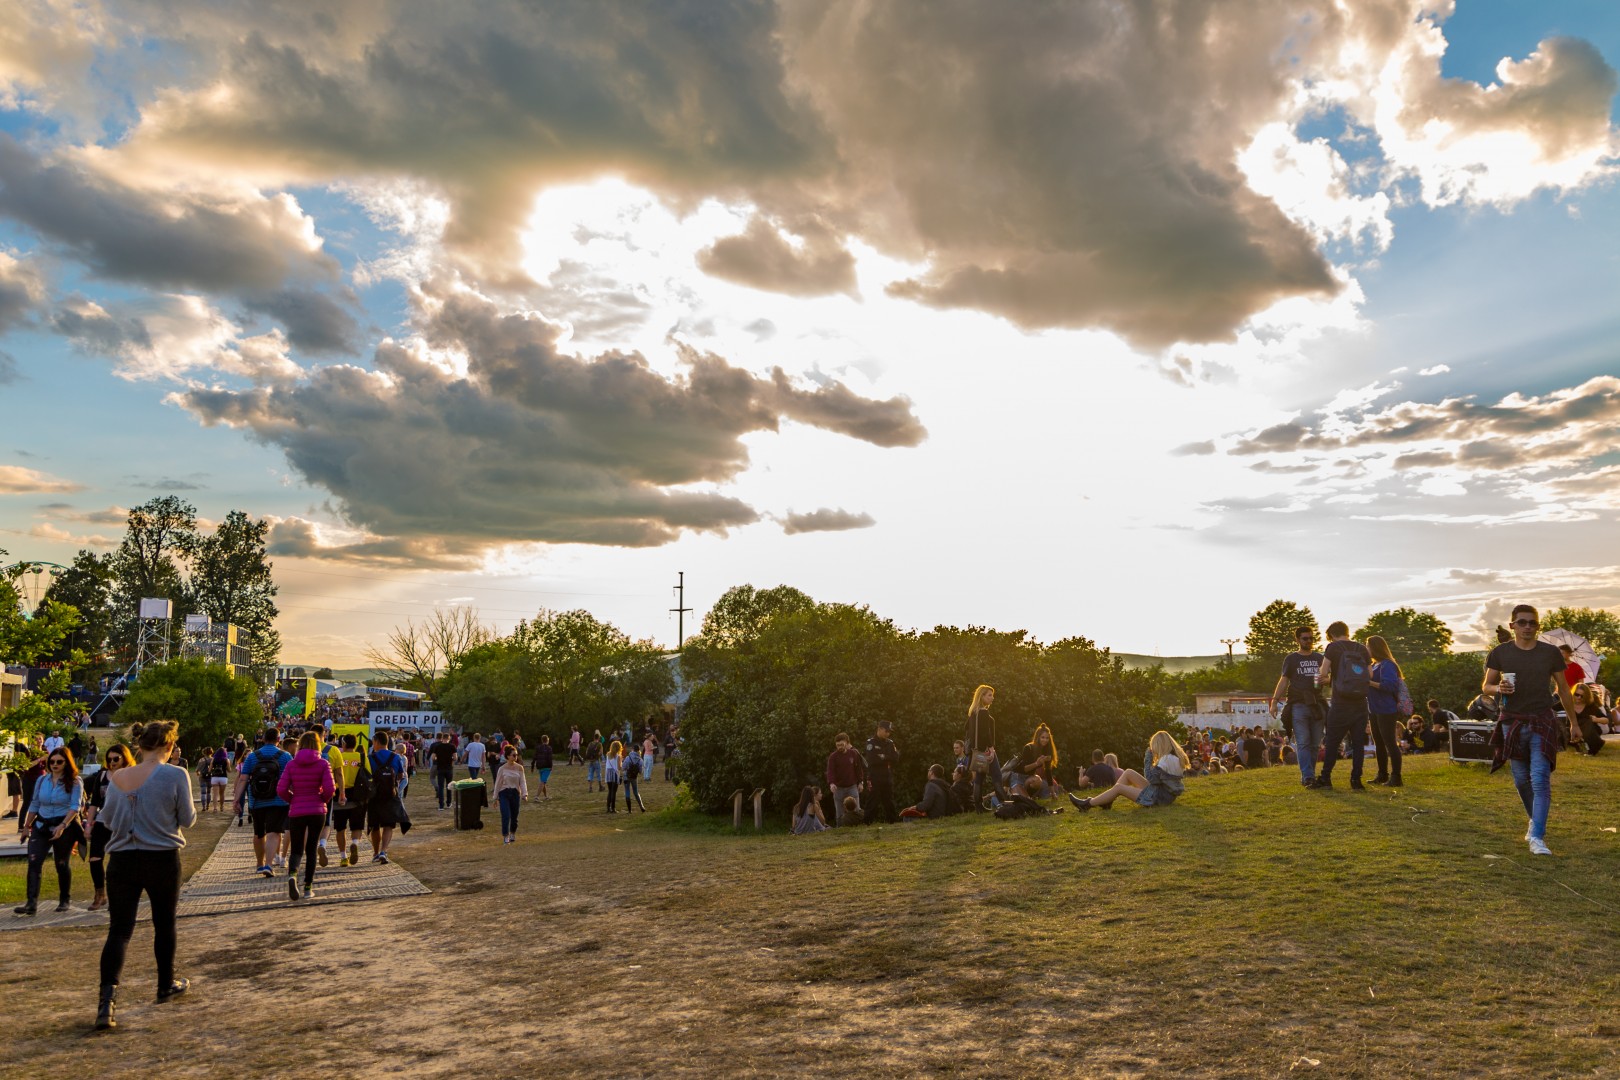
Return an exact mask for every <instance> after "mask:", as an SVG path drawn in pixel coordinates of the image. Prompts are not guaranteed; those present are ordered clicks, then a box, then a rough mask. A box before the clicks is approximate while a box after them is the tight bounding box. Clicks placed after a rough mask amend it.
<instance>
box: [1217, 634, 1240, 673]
mask: <svg viewBox="0 0 1620 1080" xmlns="http://www.w3.org/2000/svg"><path fill="white" fill-rule="evenodd" d="M1242 640H1243V639H1242V638H1240V637H1223V638H1221V644H1222V645H1225V646H1226V666H1227V667H1231V666H1232V665H1233V664H1234V663H1236V661H1235V660H1233V659H1232V646H1234V645H1236V644H1237V643H1238V642H1240V641H1242Z"/></svg>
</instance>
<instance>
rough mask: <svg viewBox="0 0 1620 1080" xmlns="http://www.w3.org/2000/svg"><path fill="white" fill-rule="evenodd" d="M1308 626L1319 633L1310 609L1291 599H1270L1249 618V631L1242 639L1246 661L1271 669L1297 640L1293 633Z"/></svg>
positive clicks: (1292, 649)
mask: <svg viewBox="0 0 1620 1080" xmlns="http://www.w3.org/2000/svg"><path fill="white" fill-rule="evenodd" d="M1301 626H1308V627H1310V628H1311V632H1312V633H1313V634H1314V633H1318V632H1319V631H1318V629H1317V625H1316V616H1315V615H1312V614H1311V609H1310V608H1308V607H1301V606H1300V605H1298V604H1296V603H1294V602H1293V601H1292V600H1273V601H1272V602H1271V603H1269V604H1267V605H1266V606H1265V607H1264V608H1262V609H1261V610H1259V611H1257V612H1255V613H1254V615H1252V616H1251V617H1250V618H1249V633H1248V634H1247V635H1246V636H1245V637H1244V639H1243V648H1244V651H1245V652H1247V653H1248V656H1249V660H1250V661H1251V662H1254V663H1258V664H1259V665H1260V666H1261V667H1262V668H1267V669H1270V668H1274V667H1275V666H1276V665H1277V664H1280V663H1282V658H1283V657H1284V656H1286V655H1288V654H1289V653H1291V652H1293V651H1294V649H1295V648H1296V647H1297V645H1298V643H1297V642H1296V641H1295V640H1294V632H1295V631H1296V630H1297V629H1299V628H1300V627H1301Z"/></svg>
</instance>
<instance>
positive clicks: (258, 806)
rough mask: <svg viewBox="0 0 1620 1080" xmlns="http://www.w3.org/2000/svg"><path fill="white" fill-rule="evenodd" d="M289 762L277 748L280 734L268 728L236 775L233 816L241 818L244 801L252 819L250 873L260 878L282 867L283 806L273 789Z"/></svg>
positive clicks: (284, 812) (285, 805)
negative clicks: (255, 867) (251, 860)
mask: <svg viewBox="0 0 1620 1080" xmlns="http://www.w3.org/2000/svg"><path fill="white" fill-rule="evenodd" d="M291 760H292V755H291V754H289V753H287V751H285V750H283V749H282V748H281V732H279V731H277V730H276V729H275V728H273V727H268V728H265V729H264V740H263V741H262V742H261V743H260V744H259V745H258V747H257V748H256V749H255V750H254V751H253V753H251V754H245V755H243V757H242V764H241V766H240V767H239V768H238V769H237V772H236V813H237V816H238V817H240V816H241V814H242V800H243V798H244V797H245V798H246V799H247V800H248V803H247V805H248V807H249V812H250V813H251V814H252V816H253V858H254V861H255V862H256V863H257V864H258V869H256V870H255V871H254V873H256V874H258V875H259V876H260V877H274V876H275V870H273V869H272V865H274V866H283V865H285V861H284V860H283V859H282V857H281V855H280V854H279V852H280V851H281V834H282V832H283V831H284V830H285V829H286V827H287V802H286V800H285V799H283V798H282V797H281V796H280V795H278V794H277V793H276V785H277V784H279V783H280V782H281V770H283V769H285V768H286V767H287V763H288V762H289V761H291Z"/></svg>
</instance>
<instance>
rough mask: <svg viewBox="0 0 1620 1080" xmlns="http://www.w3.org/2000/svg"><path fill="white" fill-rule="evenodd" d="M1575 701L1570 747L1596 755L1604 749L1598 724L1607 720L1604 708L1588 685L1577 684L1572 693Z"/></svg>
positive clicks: (1571, 722) (1571, 718) (1571, 720)
mask: <svg viewBox="0 0 1620 1080" xmlns="http://www.w3.org/2000/svg"><path fill="white" fill-rule="evenodd" d="M1570 696H1571V697H1573V698H1574V699H1575V715H1574V716H1572V717H1570V726H1571V727H1572V728H1573V730H1572V731H1571V732H1570V745H1571V746H1582V745H1584V746H1585V748H1586V752H1587V753H1588V754H1596V753H1597V752H1598V751H1599V750H1602V749H1603V732H1602V730H1601V729H1599V727H1598V724H1599V723H1601V722H1602V721H1603V720H1605V719H1607V718H1606V717H1605V716H1604V714H1603V706H1602V705H1601V704H1600V703H1599V702H1598V699H1597V693H1596V691H1595V690H1594V689H1593V688H1592V687H1591V686H1588V685H1587V684H1586V683H1576V684H1575V688H1574V689H1573V690H1571V691H1570Z"/></svg>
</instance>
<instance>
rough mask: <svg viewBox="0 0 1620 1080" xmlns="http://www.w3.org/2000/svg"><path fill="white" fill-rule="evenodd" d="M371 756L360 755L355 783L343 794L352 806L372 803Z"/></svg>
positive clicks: (355, 773) (355, 772)
mask: <svg viewBox="0 0 1620 1080" xmlns="http://www.w3.org/2000/svg"><path fill="white" fill-rule="evenodd" d="M370 756H371V755H370V754H361V755H360V767H359V768H357V769H355V771H354V783H352V784H350V785H349V786H348V788H347V789H346V790H345V791H344V792H343V795H344V798H346V799H347V800H348V801H349V805H350V806H353V805H355V804H356V803H368V802H370V801H371V788H372V784H371V768H370V766H369V765H368V763H367V759H368V758H369V757H370Z"/></svg>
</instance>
